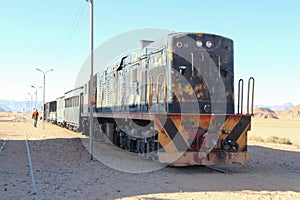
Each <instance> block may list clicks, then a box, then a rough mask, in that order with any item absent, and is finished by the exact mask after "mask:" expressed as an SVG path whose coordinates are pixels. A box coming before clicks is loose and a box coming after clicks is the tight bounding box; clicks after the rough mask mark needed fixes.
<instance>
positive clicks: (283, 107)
mask: <svg viewBox="0 0 300 200" xmlns="http://www.w3.org/2000/svg"><path fill="white" fill-rule="evenodd" d="M254 107H255V108H268V109H270V110H273V111H280V110H290V109H292V108H293V107H295V106H294V105H293V104H291V103H284V104H281V105H273V106H270V105H255V106H254Z"/></svg>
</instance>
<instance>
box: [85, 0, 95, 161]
mask: <svg viewBox="0 0 300 200" xmlns="http://www.w3.org/2000/svg"><path fill="white" fill-rule="evenodd" d="M86 1H87V2H88V1H89V2H90V3H91V7H90V29H91V30H90V31H91V55H90V56H91V76H90V131H89V136H90V159H91V160H93V130H94V120H93V91H94V87H93V76H94V72H93V69H94V55H93V51H94V2H93V0H86Z"/></svg>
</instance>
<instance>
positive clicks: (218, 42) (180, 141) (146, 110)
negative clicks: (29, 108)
mask: <svg viewBox="0 0 300 200" xmlns="http://www.w3.org/2000/svg"><path fill="white" fill-rule="evenodd" d="M233 50H234V47H233V41H232V40H231V39H229V38H226V37H222V36H218V35H214V34H208V33H171V34H168V35H166V36H165V37H163V38H161V39H159V40H157V41H142V48H141V49H139V50H137V51H134V52H130V53H128V54H125V55H124V56H122V57H121V58H120V59H118V61H117V62H115V63H113V64H111V65H110V66H108V67H107V68H106V70H105V71H104V72H98V73H97V74H95V76H94V79H93V81H92V83H87V84H85V85H84V86H82V87H79V88H76V89H74V90H72V91H69V92H67V93H66V94H65V95H64V96H62V97H60V98H58V99H57V103H56V105H57V110H56V112H57V119H58V118H59V119H60V121H61V124H63V125H64V126H68V127H69V128H72V129H74V130H77V131H79V132H82V133H84V134H88V133H89V109H90V105H89V102H90V101H89V98H90V96H92V97H93V101H92V102H93V105H92V108H93V117H94V127H93V130H94V135H93V137H95V138H103V137H105V138H106V139H107V140H108V141H110V142H111V143H113V144H114V145H116V146H118V147H120V148H122V149H124V150H127V151H130V152H136V153H139V154H141V155H145V156H147V157H151V158H153V159H154V160H157V161H158V162H161V163H167V164H169V165H174V166H187V165H218V164H223V163H226V164H231V163H244V162H245V161H246V160H247V159H249V154H248V153H247V132H248V131H249V130H250V129H251V116H252V111H253V92H254V79H253V78H250V79H249V82H248V100H247V113H243V111H242V109H243V103H242V102H243V81H242V80H240V81H239V85H238V112H237V113H236V112H235V98H234V97H235V93H234V67H233V65H234V58H233V55H234V54H233V53H234V51H233ZM251 83H252V84H251ZM90 84H93V85H94V87H93V88H94V91H93V94H92V95H90V94H89V85H90ZM251 87H252V88H251ZM250 91H251V92H252V94H251V95H252V99H251V100H250V96H251V95H250ZM58 116H59V117H58Z"/></svg>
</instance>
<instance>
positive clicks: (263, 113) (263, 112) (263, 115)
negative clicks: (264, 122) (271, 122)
mask: <svg viewBox="0 0 300 200" xmlns="http://www.w3.org/2000/svg"><path fill="white" fill-rule="evenodd" d="M253 113H254V118H260V119H278V116H277V115H276V113H275V112H274V111H273V110H270V109H268V108H255V109H254V110H253Z"/></svg>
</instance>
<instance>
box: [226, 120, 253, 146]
mask: <svg viewBox="0 0 300 200" xmlns="http://www.w3.org/2000/svg"><path fill="white" fill-rule="evenodd" d="M250 123H251V116H243V117H242V119H241V120H240V121H239V123H238V124H237V125H236V126H235V127H234V128H233V130H232V131H231V132H230V134H229V135H228V136H227V137H226V140H231V141H237V139H238V138H239V137H240V136H241V134H242V133H243V132H244V130H245V129H246V128H247V126H248V125H249V124H250Z"/></svg>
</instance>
